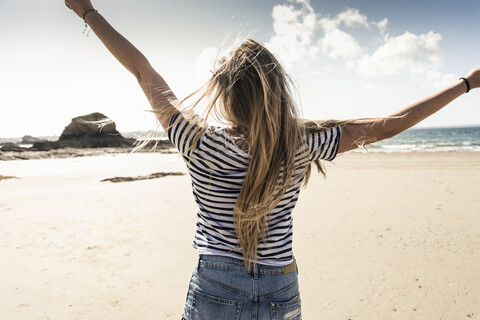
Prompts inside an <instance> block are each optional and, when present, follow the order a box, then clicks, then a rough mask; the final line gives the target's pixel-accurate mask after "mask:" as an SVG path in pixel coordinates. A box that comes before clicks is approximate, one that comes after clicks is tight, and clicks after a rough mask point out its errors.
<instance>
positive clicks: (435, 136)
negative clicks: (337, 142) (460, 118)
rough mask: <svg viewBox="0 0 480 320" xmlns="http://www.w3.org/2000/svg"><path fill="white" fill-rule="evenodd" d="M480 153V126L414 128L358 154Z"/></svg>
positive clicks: (360, 150) (361, 150)
mask: <svg viewBox="0 0 480 320" xmlns="http://www.w3.org/2000/svg"><path fill="white" fill-rule="evenodd" d="M448 151H473V152H479V151H480V126H469V127H452V128H413V129H409V130H406V131H404V132H402V133H400V134H398V135H396V136H395V137H393V138H390V139H387V140H384V141H380V142H376V143H374V144H372V145H371V146H369V147H367V150H363V149H359V150H358V152H448Z"/></svg>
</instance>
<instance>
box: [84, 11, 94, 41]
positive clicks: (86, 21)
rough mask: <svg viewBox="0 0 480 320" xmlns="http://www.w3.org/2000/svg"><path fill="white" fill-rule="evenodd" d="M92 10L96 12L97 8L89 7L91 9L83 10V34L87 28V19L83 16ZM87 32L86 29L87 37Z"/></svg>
mask: <svg viewBox="0 0 480 320" xmlns="http://www.w3.org/2000/svg"><path fill="white" fill-rule="evenodd" d="M92 11H95V12H98V11H97V9H93V8H91V9H87V10H85V12H84V13H83V17H82V19H83V22H85V29H84V30H83V34H85V31H86V30H87V29H88V23H87V20H86V18H85V17H86V16H87V14H88V13H89V12H92ZM89 33H90V30H88V33H87V37H88V35H89Z"/></svg>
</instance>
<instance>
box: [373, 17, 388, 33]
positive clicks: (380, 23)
mask: <svg viewBox="0 0 480 320" xmlns="http://www.w3.org/2000/svg"><path fill="white" fill-rule="evenodd" d="M373 24H374V25H375V26H376V27H377V28H378V30H379V31H380V33H381V34H382V35H383V34H385V30H386V29H387V25H388V19H387V18H383V20H381V21H378V22H373Z"/></svg>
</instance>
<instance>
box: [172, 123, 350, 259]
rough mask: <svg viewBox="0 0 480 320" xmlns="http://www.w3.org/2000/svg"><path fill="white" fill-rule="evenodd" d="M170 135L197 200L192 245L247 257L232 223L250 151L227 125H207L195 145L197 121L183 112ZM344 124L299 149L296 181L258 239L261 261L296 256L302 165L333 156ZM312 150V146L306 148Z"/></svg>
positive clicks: (200, 250) (314, 136) (309, 138)
mask: <svg viewBox="0 0 480 320" xmlns="http://www.w3.org/2000/svg"><path fill="white" fill-rule="evenodd" d="M170 126H171V127H170V128H169V130H168V138H169V139H170V141H171V142H172V143H173V144H174V145H175V146H176V147H177V149H178V150H179V151H180V152H181V153H182V154H183V158H184V160H185V162H186V164H187V167H188V169H189V173H190V177H191V179H192V189H193V196H194V198H195V201H196V203H197V204H198V211H197V231H196V234H195V240H194V241H193V247H194V248H196V249H197V251H198V253H199V254H216V255H224V256H230V257H234V258H237V259H242V258H243V256H242V251H241V248H240V247H239V246H238V238H237V236H236V233H235V228H234V225H233V208H234V206H235V202H236V200H237V197H238V195H239V193H240V190H241V188H242V184H243V181H244V179H245V175H246V173H247V169H248V163H249V156H248V154H246V153H245V152H244V151H242V150H241V149H240V148H239V147H238V146H237V145H236V144H235V142H234V140H233V139H232V137H231V136H230V135H229V133H228V131H227V130H225V129H223V128H219V127H208V128H207V129H206V130H205V131H203V132H202V133H201V137H200V139H199V140H198V143H197V145H196V146H195V148H193V149H192V148H190V146H191V143H192V142H193V139H194V136H195V132H196V130H198V126H197V125H196V124H195V123H194V121H192V122H189V121H188V120H187V119H186V118H184V117H183V116H182V115H181V114H180V113H178V114H175V115H174V116H172V118H171V120H170ZM340 134H341V131H340V128H339V127H335V128H332V129H330V130H327V131H324V132H320V133H315V134H308V135H307V136H306V137H305V142H306V143H305V145H304V146H303V147H302V148H308V149H307V150H305V149H302V150H299V151H298V153H297V158H296V159H295V167H296V168H297V169H296V170H295V173H296V174H297V175H298V176H297V180H296V183H295V185H293V186H292V187H290V188H289V189H288V190H287V192H286V193H285V195H284V196H283V198H282V200H281V201H280V202H279V204H278V205H277V207H276V208H275V209H274V210H273V211H272V212H271V213H270V220H269V225H268V235H267V239H266V244H265V243H263V242H262V241H261V240H260V239H259V242H258V259H257V263H261V264H267V265H274V266H284V265H288V264H289V263H291V262H292V261H293V253H292V237H293V233H292V227H293V220H292V215H291V213H292V210H293V208H294V207H295V205H296V203H297V199H298V195H299V193H300V186H301V183H302V180H303V178H302V175H301V173H302V172H303V170H302V168H304V167H305V166H306V165H308V163H309V162H310V161H314V160H317V159H324V160H333V159H334V158H335V156H336V154H337V152H338V145H339V142H340ZM305 151H307V152H305Z"/></svg>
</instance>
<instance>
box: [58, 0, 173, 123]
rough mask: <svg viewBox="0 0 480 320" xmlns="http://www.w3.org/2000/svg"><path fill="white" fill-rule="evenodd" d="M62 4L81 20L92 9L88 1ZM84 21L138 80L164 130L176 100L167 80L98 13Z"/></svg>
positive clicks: (92, 11)
mask: <svg viewBox="0 0 480 320" xmlns="http://www.w3.org/2000/svg"><path fill="white" fill-rule="evenodd" d="M65 5H66V6H67V7H68V8H70V9H72V10H73V11H74V12H75V13H76V14H77V15H78V16H79V17H80V18H83V17H84V14H85V12H87V10H90V9H93V5H92V3H91V1H90V0H66V1H65ZM85 19H86V22H87V23H88V25H89V26H90V28H91V29H92V30H93V32H95V34H96V35H97V36H98V38H100V40H101V41H102V42H103V44H104V45H105V47H107V49H108V50H109V51H110V52H111V53H112V55H113V56H114V57H115V58H116V59H117V60H118V61H119V62H120V63H121V64H122V65H123V66H124V67H125V68H126V69H127V70H128V71H130V72H131V73H132V74H133V75H134V76H135V78H137V81H138V83H139V84H140V86H141V88H142V89H143V92H144V93H145V95H146V96H147V99H148V101H149V102H150V105H151V106H152V109H153V111H154V112H155V114H156V116H157V118H158V120H159V121H160V124H161V125H162V127H163V128H164V129H166V128H167V127H168V122H169V120H170V116H171V115H172V114H173V113H174V112H175V111H176V110H175V109H174V108H173V107H172V103H173V102H174V101H175V100H176V97H175V95H174V94H173V92H172V91H171V89H170V87H169V86H168V84H167V83H166V81H165V80H164V79H163V78H162V77H161V76H160V75H159V74H158V73H157V72H156V71H155V70H154V69H153V68H152V66H151V65H150V63H149V62H148V60H147V58H145V56H144V55H143V54H142V53H141V52H140V51H139V50H138V49H137V48H135V46H134V45H132V44H131V43H130V42H129V41H128V40H127V39H125V38H124V37H123V36H122V35H121V34H120V33H118V32H117V31H116V30H115V29H114V28H113V27H112V26H111V25H110V24H109V23H108V22H107V20H105V18H103V17H102V16H101V15H100V13H98V12H97V11H96V10H90V11H89V12H88V13H87V14H86V15H85Z"/></svg>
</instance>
